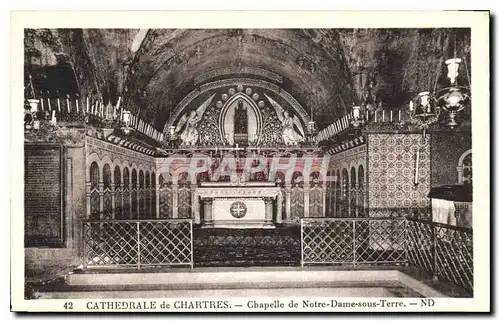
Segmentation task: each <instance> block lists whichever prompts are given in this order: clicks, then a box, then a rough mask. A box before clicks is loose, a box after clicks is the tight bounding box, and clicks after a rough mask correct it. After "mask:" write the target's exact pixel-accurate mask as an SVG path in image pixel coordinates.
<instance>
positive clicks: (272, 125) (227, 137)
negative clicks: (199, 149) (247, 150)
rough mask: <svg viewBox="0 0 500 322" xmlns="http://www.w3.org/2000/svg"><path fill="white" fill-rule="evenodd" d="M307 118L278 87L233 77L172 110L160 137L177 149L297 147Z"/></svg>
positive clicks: (305, 133) (303, 140) (304, 135)
mask: <svg viewBox="0 0 500 322" xmlns="http://www.w3.org/2000/svg"><path fill="white" fill-rule="evenodd" d="M309 124H310V117H309V115H308V114H307V113H306V111H305V110H304V108H303V107H302V106H301V105H300V104H299V103H298V102H297V100H295V99H294V98H293V96H292V95H290V94H289V93H288V92H286V91H285V90H284V89H282V88H281V87H280V86H278V85H276V84H273V83H271V82H268V81H265V80H256V79H251V78H234V79H224V80H219V81H213V82H210V83H206V84H203V85H201V86H199V87H198V88H197V89H196V90H194V91H192V92H191V93H190V94H188V95H187V96H186V97H185V98H184V99H183V100H182V101H181V102H180V103H179V104H178V105H177V107H176V108H175V109H174V111H173V113H172V115H171V117H170V119H169V121H168V122H167V124H166V125H165V127H164V130H163V131H164V134H165V135H164V137H165V140H166V141H167V142H168V141H172V140H174V141H176V142H177V144H178V145H179V146H181V147H194V146H207V147H210V146H212V147H214V146H228V145H229V146H241V147H244V146H264V147H265V146H274V147H277V146H302V145H304V144H306V143H307V142H310V141H311V139H310V134H311V129H310V128H309V127H308V125H309Z"/></svg>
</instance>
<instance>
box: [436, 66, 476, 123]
mask: <svg viewBox="0 0 500 322" xmlns="http://www.w3.org/2000/svg"><path fill="white" fill-rule="evenodd" d="M461 62H462V59H460V58H452V59H448V60H447V61H446V62H445V63H446V65H447V67H448V78H449V79H450V86H449V87H446V88H443V89H441V90H440V91H439V94H440V95H439V98H438V99H437V103H438V106H439V107H441V108H442V109H443V110H444V111H446V112H447V115H446V117H447V118H446V120H445V122H444V125H445V126H447V127H449V128H451V129H453V128H455V127H456V126H458V125H459V123H458V121H457V118H456V117H457V114H458V112H460V111H462V110H463V109H465V107H467V106H468V105H469V104H470V88H469V87H466V86H458V84H457V77H458V68H459V67H460V63H461ZM466 68H467V65H466ZM467 74H468V73H467Z"/></svg>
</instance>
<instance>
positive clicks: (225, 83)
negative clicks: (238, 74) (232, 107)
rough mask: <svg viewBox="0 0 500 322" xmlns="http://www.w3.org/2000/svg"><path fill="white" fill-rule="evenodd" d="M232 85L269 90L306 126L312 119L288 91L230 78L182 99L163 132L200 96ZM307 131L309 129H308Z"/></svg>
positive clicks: (210, 84)
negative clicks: (284, 102)
mask: <svg viewBox="0 0 500 322" xmlns="http://www.w3.org/2000/svg"><path fill="white" fill-rule="evenodd" d="M232 85H243V86H249V87H260V88H264V89H266V90H269V91H271V92H273V93H274V94H276V95H278V96H280V97H281V98H283V99H284V100H285V101H286V102H287V103H288V104H289V105H290V106H291V107H292V109H293V110H294V112H295V113H296V114H297V115H298V116H299V117H300V118H301V120H302V122H303V123H304V124H307V123H308V122H309V121H310V117H309V115H308V114H307V112H306V111H305V109H304V108H303V107H302V105H300V103H299V102H298V101H297V100H296V99H295V98H294V97H293V96H292V95H291V94H290V93H288V92H287V91H285V90H284V89H283V88H281V87H279V86H277V85H275V84H273V83H270V82H267V81H264V80H260V79H253V78H229V79H222V80H218V81H214V82H210V83H206V84H203V85H201V86H199V87H197V88H196V89H195V90H193V91H192V92H190V93H189V94H188V95H186V96H185V97H184V99H182V101H181V102H180V103H179V104H178V105H177V106H176V107H175V109H174V111H173V112H172V115H171V117H170V119H169V120H168V121H167V123H166V124H165V127H164V128H163V132H166V131H168V129H169V127H170V126H172V124H174V123H175V122H176V121H177V119H178V118H179V116H180V115H181V114H182V112H183V111H184V110H185V109H186V107H187V106H188V105H189V104H190V103H191V102H192V101H193V100H194V99H195V98H197V97H198V96H200V95H201V94H203V93H205V92H208V91H210V90H214V89H218V88H221V87H226V86H232ZM306 130H307V129H306Z"/></svg>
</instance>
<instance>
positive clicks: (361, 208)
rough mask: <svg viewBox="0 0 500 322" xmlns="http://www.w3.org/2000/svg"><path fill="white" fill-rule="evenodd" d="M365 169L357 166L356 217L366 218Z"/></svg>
mask: <svg viewBox="0 0 500 322" xmlns="http://www.w3.org/2000/svg"><path fill="white" fill-rule="evenodd" d="M365 204H366V193H365V168H364V167H363V165H362V164H360V165H359V166H358V217H366V215H367V213H366V209H365Z"/></svg>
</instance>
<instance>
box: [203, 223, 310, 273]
mask: <svg viewBox="0 0 500 322" xmlns="http://www.w3.org/2000/svg"><path fill="white" fill-rule="evenodd" d="M193 249H194V254H193V258H194V263H195V266H196V267H222V266H225V267H236V266H243V267H247V266H297V265H300V257H301V252H300V227H278V228H276V229H226V228H200V229H195V230H194V240H193Z"/></svg>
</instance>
